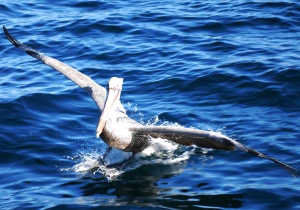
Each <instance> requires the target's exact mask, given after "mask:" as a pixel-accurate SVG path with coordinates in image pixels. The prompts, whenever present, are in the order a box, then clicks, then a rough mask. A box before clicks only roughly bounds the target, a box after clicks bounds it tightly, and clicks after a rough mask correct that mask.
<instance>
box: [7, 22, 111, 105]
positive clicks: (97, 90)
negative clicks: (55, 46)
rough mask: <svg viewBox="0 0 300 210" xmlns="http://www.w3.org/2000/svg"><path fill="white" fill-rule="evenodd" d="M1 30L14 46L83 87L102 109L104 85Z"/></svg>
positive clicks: (104, 94)
mask: <svg viewBox="0 0 300 210" xmlns="http://www.w3.org/2000/svg"><path fill="white" fill-rule="evenodd" d="M3 30H4V33H5V35H6V37H7V39H8V40H9V41H10V42H11V43H12V44H13V45H14V46H16V47H17V48H19V49H21V50H23V51H25V52H26V53H27V54H28V55H30V56H32V57H34V58H36V59H38V60H40V61H42V62H43V63H45V64H46V65H48V66H51V67H52V68H54V69H55V70H57V71H59V72H60V73H62V74H63V75H65V76H66V77H67V78H69V79H70V80H72V81H73V82H74V83H75V84H77V85H78V86H79V87H81V88H82V89H84V90H85V91H86V92H87V93H88V94H89V95H90V96H91V97H92V98H93V100H94V101H95V102H96V104H97V106H98V107H99V109H100V110H103V107H104V103H105V97H106V89H105V88H104V87H102V86H100V85H98V84H97V83H96V82H94V81H93V80H92V79H91V78H90V77H88V76H86V75H85V74H83V73H81V72H79V71H77V70H76V69H74V68H72V67H70V66H68V65H67V64H65V63H63V62H60V61H59V60H56V59H54V58H52V57H49V56H47V55H44V54H43V53H41V52H38V51H36V50H35V49H33V48H31V47H28V46H27V45H25V44H22V43H20V42H19V41H18V40H16V39H15V38H14V37H13V36H12V35H11V34H10V33H9V32H8V30H7V29H6V28H5V27H4V26H3Z"/></svg>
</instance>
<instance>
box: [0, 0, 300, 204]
mask: <svg viewBox="0 0 300 210" xmlns="http://www.w3.org/2000/svg"><path fill="white" fill-rule="evenodd" d="M0 9H1V13H0V20H1V26H2V25H4V26H6V28H7V29H8V30H9V31H10V33H11V34H12V35H13V36H14V37H15V38H17V39H18V40H19V41H21V42H23V43H25V44H27V45H29V46H31V47H33V48H36V49H38V50H39V51H41V52H43V53H45V54H47V55H49V56H52V57H54V58H57V59H59V60H61V61H63V62H65V63H67V64H69V65H70V66H72V67H74V68H76V69H78V70H80V71H81V72H83V73H85V74H87V75H89V76H90V77H91V78H93V79H94V80H95V81H96V82H98V83H99V84H101V85H103V86H105V85H106V83H107V81H108V80H109V78H111V77H113V76H117V77H122V78H124V84H123V91H122V96H121V101H122V103H123V105H124V107H125V108H126V110H127V113H128V115H129V116H130V117H132V118H133V119H135V120H137V121H139V122H141V123H143V124H153V125H161V124H162V125H172V126H185V127H194V128H199V129H204V130H214V131H219V132H221V133H222V134H224V135H227V136H229V137H231V138H234V139H236V140H237V141H239V142H241V143H243V144H245V145H247V146H249V147H251V148H253V149H256V150H258V151H260V152H262V153H264V154H267V155H269V156H272V157H275V158H278V159H279V160H281V161H283V162H285V163H287V164H290V165H291V166H293V167H295V168H297V169H300V158H299V157H300V147H299V141H300V132H299V128H300V62H299V61H300V3H299V2H298V1H296V0H285V1H284V0H272V1H271V0H268V1H245V0H236V1H226V0H217V1H195V0H189V1H186V0H182V1H176V0H175V1H174V0H173V1H169V0H166V1H155V0H154V1H141V0H129V1H120V0H113V1H97V0H96V1H72V0H67V1H58V2H55V3H54V2H53V1H48V0H45V1H37V0H29V1H26V2H25V1H15V0H10V1H7V0H3V1H1V3H0ZM1 28H2V27H1ZM0 34H1V35H0V60H1V62H0V76H1V79H0V114H1V116H0V147H1V149H0V192H1V193H0V208H1V209H98V208H99V209H101V208H109V209H112V208H119V209H237V208H240V209H298V208H300V183H299V178H293V177H292V176H291V175H290V174H288V173H286V171H284V170H283V169H282V168H280V167H279V166H278V165H276V164H275V163H273V162H271V161H268V160H265V159H261V158H258V157H254V156H251V155H249V154H247V153H244V152H242V151H238V150H237V151H234V152H227V151H216V150H207V149H206V150H204V149H200V148H194V147H182V146H177V145H173V144H170V143H168V142H166V141H163V140H159V141H160V143H161V144H160V145H159V146H157V147H159V148H157V147H156V148H149V150H147V151H145V152H144V153H143V154H141V155H139V156H138V157H136V159H135V160H134V161H133V162H132V163H131V164H129V165H128V167H126V168H125V169H124V170H123V171H122V172H120V173H118V172H116V171H107V170H105V169H103V168H101V166H100V165H99V164H98V162H97V159H98V158H99V156H101V155H102V154H103V153H104V151H105V150H106V145H105V143H103V142H102V140H101V139H96V138H95V126H96V123H97V122H98V118H99V114H100V113H99V111H98V109H97V107H96V105H95V104H94V102H93V101H92V99H91V98H90V97H89V96H88V95H86V94H85V92H84V91H83V90H81V89H80V88H79V87H77V86H76V85H75V84H74V83H72V82H71V81H69V80H68V79H67V78H65V77H64V76H62V75H60V73H59V72H57V71H55V70H54V69H52V68H50V67H48V66H46V65H44V64H42V63H41V62H40V61H38V60H36V59H34V58H32V57H30V56H28V55H27V54H26V53H24V52H22V51H20V50H19V49H17V48H15V47H14V46H13V45H12V44H11V43H10V42H9V41H8V40H7V39H6V37H5V35H4V33H3V30H0ZM126 155H127V156H128V154H124V153H122V152H119V151H113V152H112V154H111V155H109V157H108V161H110V162H116V161H118V160H119V159H124V158H125V157H126Z"/></svg>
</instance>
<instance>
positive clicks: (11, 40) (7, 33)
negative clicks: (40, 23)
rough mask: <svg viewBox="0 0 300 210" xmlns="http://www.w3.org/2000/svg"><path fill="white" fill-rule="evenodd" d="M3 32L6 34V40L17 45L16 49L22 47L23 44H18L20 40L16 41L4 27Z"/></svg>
mask: <svg viewBox="0 0 300 210" xmlns="http://www.w3.org/2000/svg"><path fill="white" fill-rule="evenodd" d="M3 31H4V34H5V36H6V38H7V39H8V40H9V41H10V42H11V43H12V44H13V45H15V46H16V47H20V46H21V43H20V42H18V40H16V39H15V38H14V37H13V36H12V35H11V34H10V33H9V32H8V30H7V29H6V28H5V26H3Z"/></svg>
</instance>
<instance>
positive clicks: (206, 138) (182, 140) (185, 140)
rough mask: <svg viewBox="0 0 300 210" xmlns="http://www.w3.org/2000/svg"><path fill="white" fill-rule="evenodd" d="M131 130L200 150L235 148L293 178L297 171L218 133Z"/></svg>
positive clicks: (162, 128) (160, 128)
mask: <svg viewBox="0 0 300 210" xmlns="http://www.w3.org/2000/svg"><path fill="white" fill-rule="evenodd" d="M133 130H134V132H135V135H140V136H151V137H152V138H163V139H167V140H171V141H173V142H176V143H178V144H182V145H186V146H191V145H196V146H198V147H202V148H211V149H217V150H235V149H236V148H239V149H240V150H243V151H245V152H247V153H249V154H251V155H255V156H258V157H261V158H265V159H269V160H271V161H273V162H275V163H276V164H278V165H280V166H281V167H283V168H284V169H285V170H286V171H287V172H289V173H290V174H291V175H292V176H294V177H295V176H296V175H295V173H296V172H297V171H298V170H297V169H295V168H293V167H291V166H289V165H287V164H285V163H283V162H280V161H279V160H277V159H276V158H272V157H269V156H266V155H264V154H262V153H260V152H258V151H256V150H253V149H251V148H249V147H246V146H244V145H243V144H241V143H239V142H237V141H235V140H233V139H231V138H229V137H227V136H225V135H222V134H220V133H218V132H213V131H204V130H198V129H192V128H184V127H175V126H145V127H138V128H133Z"/></svg>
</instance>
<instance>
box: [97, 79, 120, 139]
mask: <svg viewBox="0 0 300 210" xmlns="http://www.w3.org/2000/svg"><path fill="white" fill-rule="evenodd" d="M122 84H123V78H118V77H112V78H111V79H110V80H109V82H108V84H107V94H106V100H105V104H104V108H103V110H102V114H101V116H100V120H99V123H98V126H97V129H96V137H97V138H98V137H99V136H100V134H101V133H102V131H103V128H104V126H105V123H106V121H107V119H109V117H110V114H112V113H113V112H114V111H116V108H117V107H118V106H119V105H120V96H121V91H122Z"/></svg>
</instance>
